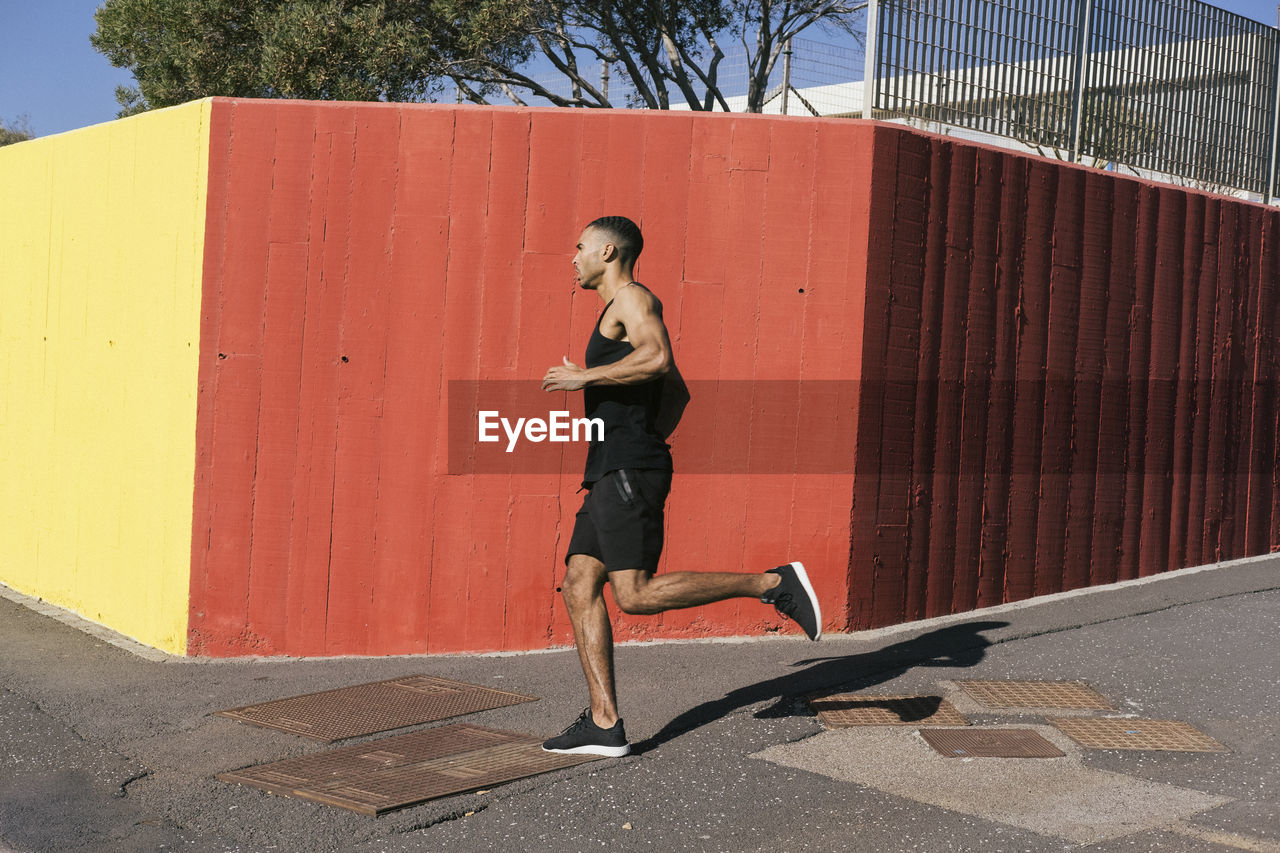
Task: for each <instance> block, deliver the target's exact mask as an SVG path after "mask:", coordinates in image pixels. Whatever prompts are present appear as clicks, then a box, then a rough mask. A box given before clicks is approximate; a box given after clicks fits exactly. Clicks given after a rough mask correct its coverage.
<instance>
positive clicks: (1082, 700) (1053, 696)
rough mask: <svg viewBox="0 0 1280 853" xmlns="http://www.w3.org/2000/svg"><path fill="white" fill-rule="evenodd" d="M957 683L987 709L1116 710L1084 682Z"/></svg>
mask: <svg viewBox="0 0 1280 853" xmlns="http://www.w3.org/2000/svg"><path fill="white" fill-rule="evenodd" d="M956 683H957V684H959V685H960V686H961V687H962V688H963V689H964V692H966V693H968V694H969V696H970V697H972V698H973V699H975V700H977V701H978V702H980V703H982V704H983V705H986V706H987V707H988V708H1024V709H1027V708H1072V709H1078V710H1096V711H1113V710H1115V709H1114V708H1113V707H1112V706H1111V703H1110V702H1108V701H1107V700H1106V699H1105V698H1104V697H1103V696H1102V694H1100V693H1098V692H1097V691H1096V690H1094V689H1093V688H1092V687H1090V686H1089V685H1087V684H1085V683H1084V682H1083V681H977V680H964V681H958V682H956Z"/></svg>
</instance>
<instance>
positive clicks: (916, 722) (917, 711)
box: [809, 693, 969, 728]
mask: <svg viewBox="0 0 1280 853" xmlns="http://www.w3.org/2000/svg"><path fill="white" fill-rule="evenodd" d="M809 707H810V708H812V709H813V710H814V711H815V712H816V713H817V714H818V719H819V720H821V721H822V724H823V725H824V726H826V727H827V728H846V727H849V726H967V725H969V721H968V720H966V719H965V718H964V716H963V715H962V714H961V713H960V712H959V711H957V710H956V709H955V708H953V707H952V706H951V703H950V702H948V701H947V700H945V699H943V698H942V697H940V696H865V695H862V694H860V693H836V694H833V695H830V696H811V697H809Z"/></svg>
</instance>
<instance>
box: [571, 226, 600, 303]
mask: <svg viewBox="0 0 1280 853" xmlns="http://www.w3.org/2000/svg"><path fill="white" fill-rule="evenodd" d="M605 245H606V242H605V239H604V236H603V235H602V234H601V233H600V231H599V230H598V229H595V228H588V229H586V230H585V231H583V232H582V236H580V237H579V238H578V252H577V254H575V255H574V256H573V268H574V270H576V271H577V273H578V285H579V286H580V287H582V288H583V289H584V290H595V289H597V288H598V287H600V280H601V278H603V276H604V269H605V263H604V252H605Z"/></svg>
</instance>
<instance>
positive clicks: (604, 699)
mask: <svg viewBox="0 0 1280 853" xmlns="http://www.w3.org/2000/svg"><path fill="white" fill-rule="evenodd" d="M606 581H607V582H608V583H609V584H610V586H612V587H613V596H614V599H615V600H616V601H617V602H618V607H620V608H621V609H622V610H623V611H624V612H627V613H633V614H641V613H642V614H653V613H661V612H663V611H664V610H676V609H679V608H684V607H697V606H699V605H702V604H710V603H712V602H714V601H724V600H725V599H728V598H759V597H760V596H762V595H764V593H765V592H767V591H768V590H769V589H772V588H773V587H775V586H777V584H778V581H779V578H778V576H777V575H771V574H740V573H736V572H672V573H670V574H664V575H657V576H654V575H653V574H651V573H649V572H646V571H643V570H640V569H631V570H623V571H616V572H607V571H606V570H605V566H604V563H601V562H600V561H599V560H597V559H595V558H594V557H590V556H587V555H586V554H574V555H573V556H571V557H570V558H569V564H568V571H566V572H565V579H564V583H563V584H561V587H560V588H561V593H562V595H563V596H564V602H565V607H566V608H567V609H568V611H569V621H570V622H571V623H572V625H573V638H574V642H575V643H576V644H577V646H578V660H579V661H580V662H581V664H582V674H583V675H584V676H585V677H586V680H587V692H588V694H589V695H590V697H591V717H592V719H593V720H595V723H596V725H597V726H600V727H602V728H608V727H610V726H612V725H613V724H614V723H615V722H616V721H617V719H618V701H617V694H616V690H615V682H614V677H613V627H612V625H611V624H610V622H609V611H608V608H607V606H606V605H605V600H604V584H605V582H606Z"/></svg>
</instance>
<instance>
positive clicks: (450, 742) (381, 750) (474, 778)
mask: <svg viewBox="0 0 1280 853" xmlns="http://www.w3.org/2000/svg"><path fill="white" fill-rule="evenodd" d="M599 757H600V756H598V755H562V754H560V753H554V752H544V751H543V749H542V739H541V738H537V737H533V736H532V735H526V734H519V733H517V732H505V731H499V730H497V729H487V728H483V727H481V726H473V725H470V724H467V723H453V724H451V725H447V726H439V727H437V728H433V729H424V730H423V731H419V732H411V733H410V734H407V735H396V736H394V737H389V738H382V739H381V740H376V741H371V742H369V743H362V744H356V745H354V746H345V747H342V748H340V749H335V750H331V751H329V752H322V753H318V754H316V755H306V756H302V757H300V758H286V759H285V760H283V761H276V762H274V763H272V764H260V765H258V766H256V767H246V768H244V769H243V770H235V771H232V772H229V773H219V774H218V778H219V779H221V780H222V781H224V782H236V783H239V784H241V785H249V786H251V787H254V788H261V789H262V790H264V791H267V792H269V793H272V794H279V795H282V796H286V797H301V798H303V799H307V800H314V801H316V802H321V803H326V804H328V805H332V806H339V807H341V808H344V809H350V810H351V811H355V812H359V813H360V814H366V815H379V814H382V813H384V812H388V811H392V810H394V809H399V808H404V807H406V806H412V805H416V804H418V803H423V802H426V801H427V800H434V799H436V798H437V797H445V796H448V795H450V794H460V793H462V792H464V791H473V790H476V789H479V788H489V787H492V786H494V785H498V784H500V783H502V782H510V781H512V780H514V779H523V778H524V777H526V776H534V775H537V774H539V773H546V772H548V771H551V770H559V769H561V768H563V767H571V766H573V765H575V764H582V763H583V762H586V761H592V760H595V759H597V758H599Z"/></svg>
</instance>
